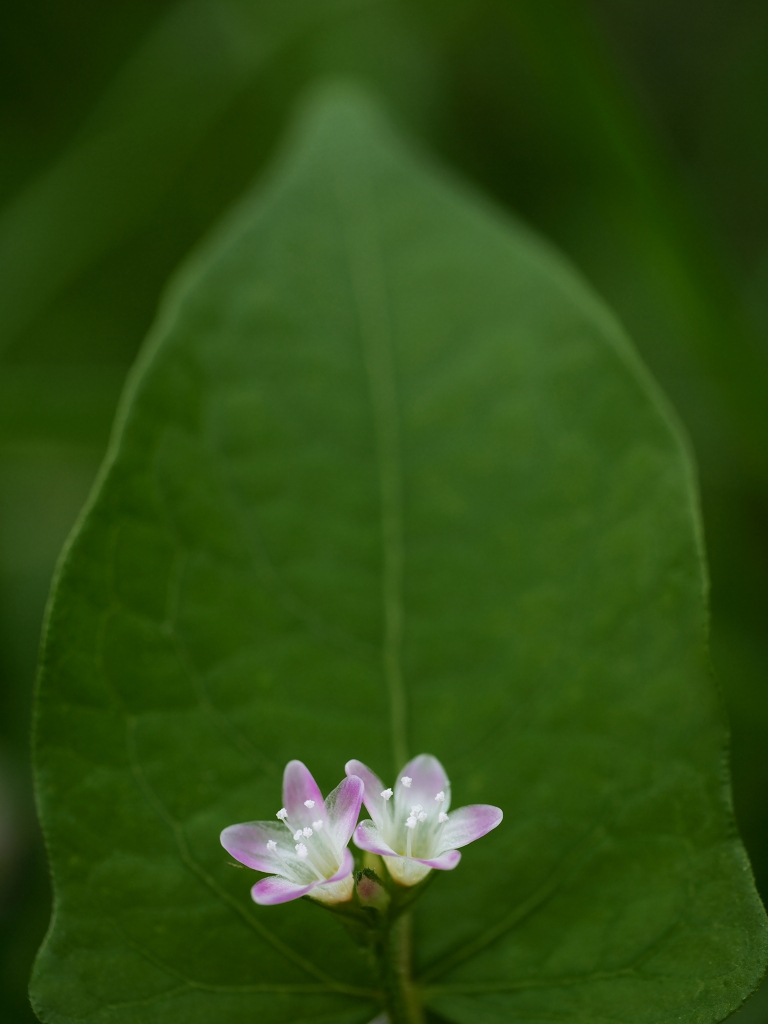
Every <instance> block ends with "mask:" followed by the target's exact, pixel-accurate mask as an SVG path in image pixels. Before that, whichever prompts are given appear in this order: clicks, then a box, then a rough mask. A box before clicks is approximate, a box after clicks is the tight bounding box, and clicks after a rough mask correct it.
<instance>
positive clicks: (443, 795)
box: [435, 789, 445, 804]
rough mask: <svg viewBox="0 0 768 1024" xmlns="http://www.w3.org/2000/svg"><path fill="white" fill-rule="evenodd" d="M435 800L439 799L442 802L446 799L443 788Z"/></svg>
mask: <svg viewBox="0 0 768 1024" xmlns="http://www.w3.org/2000/svg"><path fill="white" fill-rule="evenodd" d="M435 800H437V802H438V803H439V804H441V803H442V802H443V800H445V793H444V792H443V791H442V789H441V790H440V792H439V793H437V794H436V796H435Z"/></svg>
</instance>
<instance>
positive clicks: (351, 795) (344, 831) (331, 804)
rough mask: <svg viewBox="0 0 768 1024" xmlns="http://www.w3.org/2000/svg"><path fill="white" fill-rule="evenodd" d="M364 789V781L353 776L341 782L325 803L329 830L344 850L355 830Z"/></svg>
mask: <svg viewBox="0 0 768 1024" xmlns="http://www.w3.org/2000/svg"><path fill="white" fill-rule="evenodd" d="M364 789H365V787H364V785H363V780H362V779H358V777H357V776H356V775H351V776H350V777H349V778H348V779H342V780H341V782H340V783H339V784H338V786H337V787H336V789H334V791H333V792H332V793H330V794H329V796H328V799H327V800H326V802H325V806H326V809H327V813H328V829H329V831H330V833H331V835H332V836H333V838H334V839H335V840H336V842H337V843H338V845H339V848H340V849H342V850H343V849H344V848H345V847H346V845H347V843H348V842H349V840H350V838H351V836H352V833H353V832H354V830H355V825H356V824H357V819H358V817H359V815H360V804H361V803H362V802H363V792H364Z"/></svg>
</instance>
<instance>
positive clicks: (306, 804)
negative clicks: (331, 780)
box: [304, 800, 315, 810]
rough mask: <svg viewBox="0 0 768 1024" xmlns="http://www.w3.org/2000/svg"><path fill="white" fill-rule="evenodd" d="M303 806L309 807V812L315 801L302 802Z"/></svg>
mask: <svg viewBox="0 0 768 1024" xmlns="http://www.w3.org/2000/svg"><path fill="white" fill-rule="evenodd" d="M304 806H305V807H309V808H310V810H311V809H312V808H313V807H314V806H315V801H314V800H305V801H304Z"/></svg>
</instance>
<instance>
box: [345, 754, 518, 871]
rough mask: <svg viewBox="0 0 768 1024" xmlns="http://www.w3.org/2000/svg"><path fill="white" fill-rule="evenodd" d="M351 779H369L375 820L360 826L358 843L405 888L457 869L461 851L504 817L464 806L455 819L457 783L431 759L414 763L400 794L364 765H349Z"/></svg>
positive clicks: (482, 806) (403, 775) (368, 799)
mask: <svg viewBox="0 0 768 1024" xmlns="http://www.w3.org/2000/svg"><path fill="white" fill-rule="evenodd" d="M347 775H348V776H350V777H356V778H360V779H362V780H363V783H364V785H365V795H364V796H363V800H364V801H365V806H366V807H367V808H368V813H369V814H370V816H371V818H370V819H369V820H367V821H361V822H360V824H359V825H358V826H357V828H356V830H355V843H356V844H357V846H359V847H360V849H361V850H369V851H370V852H371V853H378V854H379V855H380V856H382V857H383V858H384V863H385V864H386V865H387V868H388V869H389V873H390V874H391V875H392V877H393V878H394V879H395V881H396V882H398V883H399V884H400V885H416V883H417V882H420V881H421V880H422V879H423V878H425V877H426V875H428V874H429V872H430V870H431V869H432V868H437V869H439V870H441V871H450V870H451V869H452V868H455V867H456V865H457V864H458V863H459V860H460V859H461V854H460V853H459V851H458V849H457V847H459V846H466V845H467V843H471V842H473V841H474V840H475V839H479V838H480V836H484V835H485V834H486V832H490V831H491V829H493V828H496V826H497V825H498V824H499V822H500V821H501V819H502V817H503V815H502V812H501V811H500V810H499V808H498V807H491V806H489V805H488V804H474V805H472V806H470V807H460V808H459V809H458V810H457V811H454V812H453V813H452V814H451V816H450V820H449V817H448V810H449V809H450V806H451V784H450V782H449V780H448V776H447V775H446V774H445V770H444V768H443V766H442V765H441V764H440V762H439V761H438V760H437V758H435V757H432V756H431V755H430V754H420V755H419V756H418V757H415V758H414V759H413V760H412V761H409V762H408V764H407V765H406V766H405V768H404V769H403V771H402V773H401V774H400V776H399V779H400V782H401V783H402V785H401V786H397V787H396V788H395V790H394V792H393V791H392V790H391V789H384V788H383V783H382V781H381V779H380V778H378V776H377V775H375V774H374V773H373V772H372V771H371V769H370V768H368V767H366V765H364V764H362V762H360V761H349V762H348V763H347ZM408 790H410V793H409V792H407V791H408ZM393 796H394V799H392V797H393ZM414 800H415V801H417V802H412V801H414Z"/></svg>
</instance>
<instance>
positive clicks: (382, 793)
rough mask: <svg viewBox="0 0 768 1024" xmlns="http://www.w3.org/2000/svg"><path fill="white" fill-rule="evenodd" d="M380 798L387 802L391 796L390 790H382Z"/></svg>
mask: <svg viewBox="0 0 768 1024" xmlns="http://www.w3.org/2000/svg"><path fill="white" fill-rule="evenodd" d="M381 796H383V797H384V799H385V800H389V799H390V798H391V796H392V790H391V789H382V791H381Z"/></svg>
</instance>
